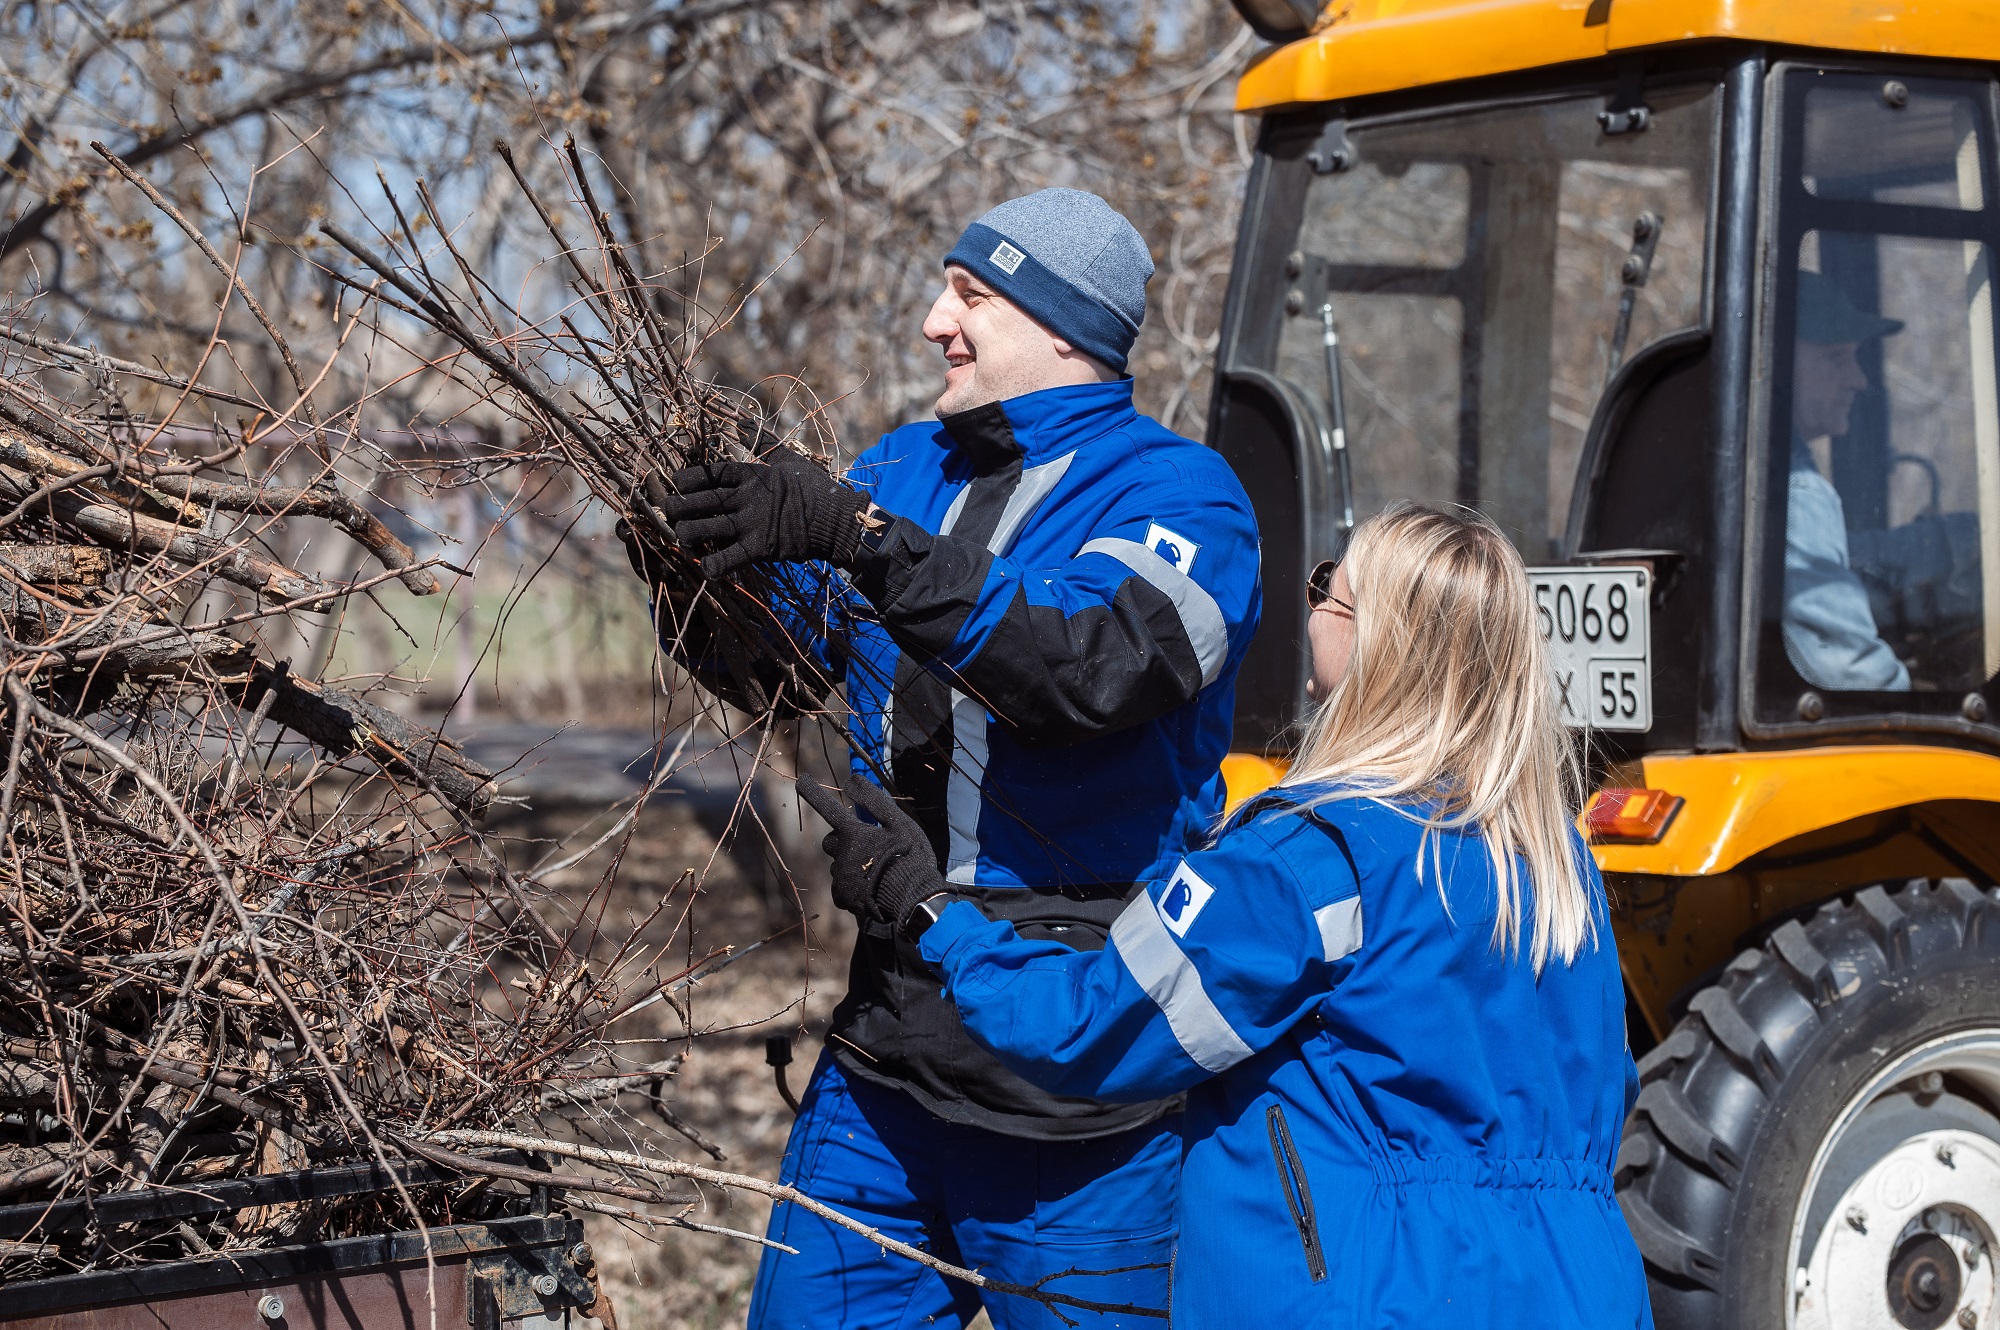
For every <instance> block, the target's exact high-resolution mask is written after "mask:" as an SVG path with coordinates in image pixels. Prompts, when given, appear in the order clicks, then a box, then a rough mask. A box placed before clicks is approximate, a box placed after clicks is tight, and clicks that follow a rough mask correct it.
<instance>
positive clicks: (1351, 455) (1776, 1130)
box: [1209, 0, 2000, 1330]
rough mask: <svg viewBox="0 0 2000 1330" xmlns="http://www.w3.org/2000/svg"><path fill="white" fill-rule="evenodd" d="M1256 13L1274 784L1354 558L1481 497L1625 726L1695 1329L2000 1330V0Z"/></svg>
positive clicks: (1258, 697) (1656, 1155) (1245, 408)
mask: <svg viewBox="0 0 2000 1330" xmlns="http://www.w3.org/2000/svg"><path fill="white" fill-rule="evenodd" d="M1236 4H1237V7H1238V9H1239V10H1240V11H1241V12H1242V13H1243V15H1244V17H1245V18H1246V19H1247V20H1249V22H1250V23H1251V24H1252V26H1253V27H1255V28H1256V29H1257V30H1258V32H1259V33H1260V35H1262V36H1263V37H1265V38H1266V39H1267V40H1270V41H1272V42H1273V43H1275V44H1274V46H1273V47H1272V48H1271V49H1270V50H1268V51H1267V52H1265V53H1264V54H1263V55H1262V57H1261V58H1260V59H1258V60H1257V62H1256V63H1255V64H1254V65H1253V67H1252V68H1251V69H1250V70H1249V72H1248V73H1247V74H1246V75H1245V76H1244V78H1243V79H1242V81H1241V83H1240V85H1239V87H1238V93H1237V98H1238V106H1239V108H1240V109H1241V110H1243V111H1245V112H1258V113H1261V117H1262V119H1261V127H1260V129H1259V131H1258V137H1257V150H1256V161H1255V165H1254V168H1253V170H1252V172H1251V175H1250V180H1249V186H1248V193H1247V196H1246V199H1245V204H1244V211H1243V222H1242V232H1241V236H1240V238H1239V241H1238V246H1237V251H1236V259H1235V268H1234V272H1233V277H1232V283H1231V287H1230V293H1229V298H1228V305H1227V312H1226V315H1225V319H1224V323H1223V327H1222V333H1221V343H1220V348H1219V352H1218V360H1217V375H1216V387H1215V393H1214V399H1213V406H1212V416H1211V419H1210V422H1209V438H1210V440H1211V441H1212V442H1213V444H1214V445H1215V446H1216V447H1217V448H1219V449H1220V450H1221V451H1222V452H1223V453H1224V454H1226V455H1227V456H1228V457H1229V458H1230V459H1231V460H1232V462H1233V463H1234V465H1235V466H1236V468H1237V470H1238V472H1239V474H1240V475H1241V476H1242V477H1243V480H1244V483H1245V485H1246V486H1247V487H1248V489H1249V491H1250V494H1251V497H1252V499H1253V500H1254V501H1255V503H1256V505H1257V509H1258V515H1259V518H1260V521H1261V523H1262V528H1263V538H1264V590H1265V612H1264V627H1263V630H1262V634H1261V636H1260V638H1259V640H1258V643H1257V645H1256V646H1255V648H1254V649H1253V651H1252V653H1251V656H1250V658H1249V660H1248V662H1247V663H1246V665H1245V668H1244V672H1243V675H1242V678H1241V683H1240V685H1239V688H1240V700H1239V703H1238V710H1237V720H1236V744H1237V747H1238V748H1239V749H1240V750H1242V751H1240V752H1239V753H1238V754H1237V755H1236V756H1234V757H1232V758H1231V760H1230V763H1229V766H1228V768H1227V771H1228V774H1229V776H1230V779H1231V784H1232V794H1234V795H1237V796H1239V797H1240V796H1241V795H1242V794H1244V793H1247V792H1248V791H1249V790H1251V789H1254V788H1255V787H1256V786H1257V785H1259V784H1260V783H1265V782H1268V781H1269V780H1271V779H1273V778H1274V777H1275V774H1276V773H1277V772H1278V771H1280V770H1281V769H1282V762H1283V754H1284V749H1285V744H1286V742H1287V739H1288V736H1293V735H1295V734H1296V725H1297V722H1298V720H1299V718H1300V716H1301V714H1302V712H1303V710H1304V708H1305V705H1306V703H1305V694H1304V682H1305V677H1306V649H1305V625H1304V616H1305V600H1304V579H1305V577H1306V574H1307V572H1308V570H1310V569H1311V568H1312V567H1313V565H1314V564H1315V563H1317V562H1318V561H1319V560H1321V559H1325V558H1328V557H1333V556H1335V555H1336V554H1337V551H1338V548H1339V545H1340V543H1341V540H1342V538H1343V532H1344V531H1345V529H1347V528H1349V527H1351V525H1352V523H1353V521H1354V519H1355V517H1356V516H1358V515H1359V516H1365V515H1366V514H1367V513H1368V512H1370V511H1374V510H1376V509H1379V508H1380V507H1381V506H1382V505H1384V504H1385V503H1387V502H1389V501H1391V500H1393V499H1395V498H1399V497H1403V496H1413V497H1422V498H1432V499H1449V500H1457V501H1460V502H1464V503H1469V504H1475V505H1477V506H1478V507H1479V508H1481V509H1482V510H1483V511H1485V512H1486V513H1488V514H1489V515H1490V516H1492V517H1493V518H1494V519H1495V520H1497V521H1498V522H1499V523H1500V524H1501V525H1502V526H1503V527H1505V528H1506V529H1507V530H1508V531H1509V532H1510V533H1511V534H1512V536H1513V537H1514V539H1515V540H1516V541H1517V543H1518V545H1519V547H1520V549H1521V551H1522V553H1523V554H1524V555H1525V556H1526V558H1527V561H1528V563H1529V565H1530V567H1531V569H1532V573H1531V576H1532V577H1533V579H1534V584H1535V594H1536V598H1537V604H1538V605H1539V606H1541V608H1542V624H1543V630H1544V632H1545V633H1547V634H1548V636H1549V638H1550V641H1551V643H1552V645H1553V646H1554V655H1555V658H1556V661H1557V684H1558V686H1559V687H1560V689H1561V691H1562V697H1563V699H1564V703H1565V706H1566V707H1567V708H1568V711H1569V715H1570V717H1571V719H1572V720H1573V721H1574V723H1575V724H1577V725H1578V726H1580V727H1585V728H1587V729H1588V730H1589V739H1590V751H1591V752H1592V755H1593V759H1592V760H1593V767H1592V770H1593V777H1594V779H1595V780H1596V781H1597V782H1598V786H1599V792H1598V793H1597V795H1596V796H1595V797H1594V799H1593V801H1592V804H1591V806H1590V808H1589V810H1588V811H1587V813H1586V816H1585V821H1586V823H1587V824H1588V830H1589V832H1590V835H1591V838H1592V841H1593V849H1594V852H1595V854H1596V856H1597V859H1598V862H1599V864H1600V865H1601V866H1602V868H1603V870H1604V873H1605V877H1606V881H1607V883H1608V885H1609V887H1610V890H1611V895H1612V899H1613V903H1614V910H1615V931H1616V934H1617V940H1618V946H1619V951H1620V956H1621V958H1622V960H1623V964H1624V972H1625V977H1626V983H1627V989H1628V993H1629V998H1630V1008H1629V1026H1630V1034H1631V1042H1632V1049H1633V1052H1634V1053H1635V1054H1636V1055H1637V1056H1638V1057H1639V1066H1640V1079H1641V1082H1642V1088H1641V1091H1640V1095H1639V1099H1638V1103H1637V1107H1636V1108H1635V1109H1634V1111H1633V1113H1632V1116H1631V1118H1630V1120H1629V1121H1628V1123H1627V1124H1626V1128H1625V1135H1624V1139H1623V1146H1622V1148H1621V1150H1620V1152H1619V1155H1618V1159H1617V1167H1616V1185H1617V1188H1618V1195H1619V1198H1620V1201H1621V1202H1622V1204H1623V1207H1624V1211H1625V1214H1626V1216H1627V1217H1628V1219H1629V1220H1630V1222H1631V1226H1632V1231H1633V1233H1634V1235H1635V1236H1636V1238H1637V1240H1638V1244H1639V1248H1640V1250H1641V1251H1642V1253H1643V1254H1644V1256H1645V1259H1646V1265H1647V1270H1648V1272H1649V1275H1650V1278H1651V1281H1652V1290H1653V1305H1654V1311H1655V1314H1656V1316H1657V1318H1658V1321H1659V1324H1660V1325H1661V1326H1662V1327H1666V1328H1670V1330H1694V1328H1695V1327H1701V1330H1727V1328H1735V1327H1757V1328H1759V1330H1762V1328H1763V1327H1779V1326H1783V1327H1797V1328H1798V1330H1858V1328H1859V1327H1870V1328H1876V1330H1892V1328H1893V1327H1906V1328H1907V1330H1932V1328H1933V1327H1942V1326H1956V1327H1973V1326H1986V1325H1995V1324H1996V1323H2000V1277H1996V1276H2000V1271H1996V1259H2000V893H1996V891H1995V890H1994V883H1995V879H1996V878H1997V877H2000V724H1996V722H2000V682H1996V675H2000V350H1996V348H1997V347H2000V323H1996V308H1995V292H1994V269H1995V258H1996V254H2000V153H1996V148H2000V120H1996V107H2000V83H1996V75H2000V4H1996V3H1995V0H1335V2H1334V3H1333V4H1332V5H1330V6H1329V7H1328V8H1327V9H1326V10H1325V12H1324V13H1321V12H1318V11H1317V10H1315V9H1314V8H1313V0H1236ZM1523 1055H1524V1056H1530V1055H1532V1051H1531V1050H1525V1049H1524V1050H1523Z"/></svg>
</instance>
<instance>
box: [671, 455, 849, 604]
mask: <svg viewBox="0 0 2000 1330" xmlns="http://www.w3.org/2000/svg"><path fill="white" fill-rule="evenodd" d="M768 457H769V459H770V460H769V461H765V462H710V463H708V464H707V465H705V466H691V467H685V468H683V469H682V470H679V471H676V472H674V474H673V475H672V476H670V477H668V479H667V484H666V488H667V489H668V490H669V491H671V492H670V493H667V494H665V495H664V496H662V498H661V500H660V502H659V508H660V512H661V514H662V515H663V516H664V517H665V518H666V519H667V521H668V522H669V523H671V524H672V526H673V528H674V539H675V541H677V542H678V543H679V544H680V545H682V546H683V547H687V548H689V549H692V548H694V547H697V546H707V547H708V552H707V553H706V554H705V555H704V556H703V557H702V560H701V575H702V576H703V577H725V576H727V575H728V574H730V573H733V572H735V571H737V570H738V569H739V568H745V567H748V566H749V565H751V564H753V563H762V562H765V561H766V560H772V559H780V560H785V561H788V562H797V561H801V560H808V559H824V560H826V561H827V562H828V563H831V564H833V565H834V566H835V567H846V566H847V565H848V563H849V562H851V561H852V560H853V558H854V552H855V551H856V550H857V549H859V548H860V546H861V521H860V518H861V514H862V513H864V512H866V511H867V510H868V496H866V495H865V494H863V493H861V491H859V490H857V489H853V488H851V487H850V486H847V485H843V484H841V483H840V482H839V481H837V480H835V479H834V478H833V477H832V476H830V475H828V474H827V473H826V472H825V471H823V470H822V469H820V468H819V467H817V466H815V465H814V464H813V463H812V462H810V461H808V460H807V459H806V458H804V457H801V456H800V455H799V454H798V453H795V452H793V451H792V450H791V449H790V448H783V447H780V448H773V449H772V450H771V451H770V453H769V454H768Z"/></svg>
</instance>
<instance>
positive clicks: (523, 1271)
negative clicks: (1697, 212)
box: [465, 1247, 597, 1330]
mask: <svg viewBox="0 0 2000 1330" xmlns="http://www.w3.org/2000/svg"><path fill="white" fill-rule="evenodd" d="M578 1250H579V1249H578V1248H571V1249H568V1250H565V1249H564V1248H562V1247H516V1248H513V1249H512V1250H509V1251H498V1252H487V1253H484V1254H482V1255H479V1256H475V1257H473V1258H472V1260H471V1261H470V1262H469V1263H468V1265H467V1270H466V1276H465V1277H466V1280H467V1281H468V1282H467V1285H466V1295H467V1296H466V1315H467V1319H469V1320H470V1321H471V1323H472V1327H473V1330H499V1326H500V1323H501V1322H502V1321H518V1320H521V1319H523V1318H524V1317H529V1316H544V1317H547V1318H548V1319H549V1320H551V1321H557V1322H560V1321H562V1320H563V1319H564V1317H563V1313H564V1311H565V1310H567V1309H570V1308H575V1309H577V1310H582V1309H583V1308H586V1307H590V1306H593V1305H595V1304H596V1302H597V1289H596V1287H595V1286H594V1285H593V1284H592V1283H591V1281H590V1276H589V1275H588V1274H587V1273H586V1267H587V1265H588V1262H589V1260H590V1258H589V1256H588V1255H587V1254H585V1255H583V1256H582V1257H581V1258H580V1259H579V1257H578V1256H577V1255H576V1252H577V1251H578Z"/></svg>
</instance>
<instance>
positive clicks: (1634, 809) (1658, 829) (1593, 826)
mask: <svg viewBox="0 0 2000 1330" xmlns="http://www.w3.org/2000/svg"><path fill="white" fill-rule="evenodd" d="M1686 802H1687V801H1686V800H1685V799H1683V798H1681V797H1680V796H1679V795H1678V794H1668V793H1667V792H1666V791H1665V790H1627V789H1610V790H1599V791H1598V792H1597V793H1596V794H1593V795H1591V796H1590V802H1589V804H1587V805H1585V807H1584V810H1583V827H1584V830H1585V831H1586V832H1588V833H1589V835H1590V839H1592V840H1594V841H1613V842H1623V843H1625V844H1629V845H1651V844H1652V843H1653V842H1655V841H1657V840H1659V839H1660V837H1662V836H1664V835H1666V834H1667V827H1668V826H1669V825H1671V824H1672V822H1673V820H1674V814H1676V813H1678V812H1680V811H1681V805H1682V804H1684V803H1686Z"/></svg>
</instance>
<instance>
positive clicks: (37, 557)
mask: <svg viewBox="0 0 2000 1330" xmlns="http://www.w3.org/2000/svg"><path fill="white" fill-rule="evenodd" d="M0 566H4V567H5V568H6V570H7V571H8V572H10V573H12V574H14V576H16V577H18V578H20V579H21V580H22V581H23V582H30V583H33V584H34V585H36V586H71V587H98V586H103V585H104V575H105V574H106V573H108V572H110V571H111V556H110V555H109V554H107V553H105V552H104V551H103V550H101V549H99V548H98V547H97V546H95V545H20V544H4V543H0Z"/></svg>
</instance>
